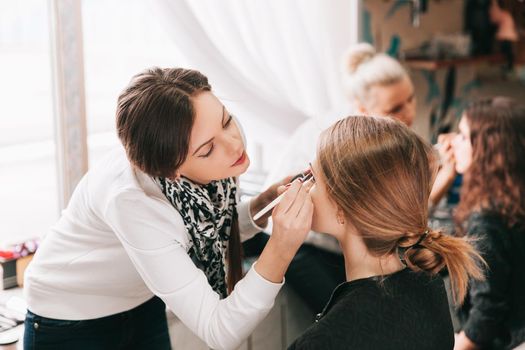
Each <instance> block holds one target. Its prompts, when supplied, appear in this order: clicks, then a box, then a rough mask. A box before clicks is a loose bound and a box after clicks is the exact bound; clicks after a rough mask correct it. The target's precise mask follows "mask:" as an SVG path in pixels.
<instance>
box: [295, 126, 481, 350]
mask: <svg viewBox="0 0 525 350" xmlns="http://www.w3.org/2000/svg"><path fill="white" fill-rule="evenodd" d="M436 166H437V156H436V155H435V154H434V151H433V150H432V147H431V146H430V145H429V144H427V143H425V142H424V141H423V140H422V139H421V138H419V137H418V136H417V135H416V134H415V133H414V132H413V131H411V130H410V129H409V128H408V127H407V126H406V125H404V124H402V123H400V122H399V121H395V120H393V119H390V118H378V117H348V118H346V119H343V120H340V121H338V122H336V123H335V124H334V125H333V126H332V127H330V128H329V129H327V130H326V131H324V132H323V133H322V134H321V138H320V141H319V144H318V150H317V159H316V160H315V161H314V162H313V164H312V165H311V171H312V173H313V175H314V178H315V186H313V188H312V189H311V190H310V194H311V197H312V201H313V203H314V214H313V219H312V220H313V221H312V229H314V230H316V231H318V232H326V233H327V234H329V235H331V236H333V237H335V238H336V239H337V240H338V241H339V243H340V245H341V249H342V251H343V254H344V258H345V271H346V282H344V283H342V284H340V285H339V286H338V287H337V288H336V289H335V290H334V292H333V294H332V297H331V299H330V301H329V302H328V304H327V305H326V306H325V308H324V310H323V312H322V313H321V314H319V315H318V317H317V321H316V323H315V324H314V325H313V326H311V327H310V328H309V329H308V330H307V331H306V332H305V333H304V334H303V335H302V336H300V337H299V338H298V339H297V340H296V341H295V343H293V344H292V345H291V347H290V349H375V350H377V349H418V350H419V349H426V350H429V349H430V350H431V349H452V348H453V346H454V332H453V328H452V322H451V318H450V312H449V308H448V301H447V296H446V291H445V287H444V283H443V280H442V279H441V277H440V276H439V275H438V272H439V271H441V270H442V269H443V268H447V269H448V271H449V272H450V276H451V282H452V287H453V295H454V298H455V300H457V301H458V302H459V301H461V300H462V299H463V297H464V295H465V293H466V290H467V283H468V280H469V278H470V277H472V278H475V279H480V278H482V273H481V269H480V267H479V264H478V262H479V261H481V260H480V259H481V258H480V256H479V254H478V253H477V252H476V250H475V249H474V247H473V246H472V245H471V244H470V243H469V242H468V241H467V240H466V239H464V238H458V237H453V236H449V235H446V234H442V233H441V232H440V231H434V230H431V229H429V228H428V226H427V212H428V197H429V194H430V190H431V187H432V182H433V179H434V177H435V173H436Z"/></svg>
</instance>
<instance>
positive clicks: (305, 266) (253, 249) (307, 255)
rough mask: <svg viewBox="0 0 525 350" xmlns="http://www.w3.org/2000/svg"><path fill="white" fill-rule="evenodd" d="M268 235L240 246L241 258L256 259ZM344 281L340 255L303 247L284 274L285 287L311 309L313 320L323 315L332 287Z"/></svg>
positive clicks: (342, 261) (343, 263)
mask: <svg viewBox="0 0 525 350" xmlns="http://www.w3.org/2000/svg"><path fill="white" fill-rule="evenodd" d="M269 237H270V236H269V235H268V234H266V233H264V232H261V233H258V234H257V235H255V236H254V237H253V238H252V239H250V240H248V241H246V242H244V243H243V250H244V255H245V256H247V257H249V256H255V255H259V254H260V253H261V252H262V250H263V249H264V246H265V245H266V242H268V239H269ZM344 281H346V275H345V262H344V257H343V255H342V254H335V253H331V252H329V251H327V250H324V249H321V248H317V247H315V246H313V245H311V244H303V245H302V246H301V248H299V250H298V251H297V254H296V255H295V257H294V258H293V260H292V262H291V263H290V266H289V267H288V271H287V272H286V284H287V285H289V286H290V287H292V289H293V290H294V291H295V292H296V293H297V294H299V296H300V297H301V298H302V299H303V301H305V302H306V304H307V305H308V306H309V307H310V308H311V309H312V312H313V314H312V316H315V314H317V313H319V312H321V311H323V308H324V307H325V305H326V303H328V300H329V299H330V296H331V295H332V292H333V291H334V289H335V287H337V286H338V285H339V284H341V283H343V282H344Z"/></svg>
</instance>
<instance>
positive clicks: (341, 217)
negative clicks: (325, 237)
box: [336, 209, 346, 226]
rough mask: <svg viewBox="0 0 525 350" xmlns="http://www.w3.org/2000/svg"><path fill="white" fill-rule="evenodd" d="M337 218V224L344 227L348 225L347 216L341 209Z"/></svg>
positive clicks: (338, 210)
mask: <svg viewBox="0 0 525 350" xmlns="http://www.w3.org/2000/svg"><path fill="white" fill-rule="evenodd" d="M336 217H337V223H338V224H339V225H343V226H344V225H345V224H346V220H345V215H344V213H343V211H342V210H341V209H337V214H336Z"/></svg>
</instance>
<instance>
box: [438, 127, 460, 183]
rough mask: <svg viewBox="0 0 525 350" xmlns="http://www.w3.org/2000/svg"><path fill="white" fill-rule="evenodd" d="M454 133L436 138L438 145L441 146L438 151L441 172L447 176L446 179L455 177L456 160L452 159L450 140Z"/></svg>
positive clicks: (452, 152) (452, 151)
mask: <svg viewBox="0 0 525 350" xmlns="http://www.w3.org/2000/svg"><path fill="white" fill-rule="evenodd" d="M455 136H456V133H449V134H441V135H439V136H438V144H440V145H441V146H440V147H439V149H438V153H439V158H440V160H441V170H440V171H442V172H445V173H446V174H447V175H448V178H452V179H453V178H454V177H455V176H456V159H455V158H454V150H453V149H452V140H453V139H454V137H455Z"/></svg>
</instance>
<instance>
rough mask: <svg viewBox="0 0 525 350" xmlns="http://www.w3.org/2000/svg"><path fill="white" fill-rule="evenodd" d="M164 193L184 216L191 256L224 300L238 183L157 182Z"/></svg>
mask: <svg viewBox="0 0 525 350" xmlns="http://www.w3.org/2000/svg"><path fill="white" fill-rule="evenodd" d="M155 181H156V182H157V184H158V185H159V186H160V188H161V190H162V192H163V193H164V195H165V196H166V198H168V200H169V201H170V202H171V204H172V205H173V206H174V207H175V209H177V211H178V212H179V213H180V215H181V216H182V219H183V221H184V225H185V227H186V230H187V231H188V234H189V235H190V247H189V249H188V253H189V255H190V257H191V258H192V260H193V262H194V263H195V265H196V266H197V267H198V268H199V269H201V270H202V271H203V272H204V274H205V275H206V277H207V279H208V283H209V284H210V285H211V286H212V288H213V290H214V291H216V292H217V293H218V294H219V295H220V296H221V298H225V297H226V296H227V281H226V276H227V272H226V271H227V265H226V255H227V254H226V252H227V249H228V241H229V239H230V231H231V225H232V222H233V218H234V217H236V216H237V209H236V204H237V196H236V194H237V183H236V182H235V178H233V177H231V178H228V179H224V180H218V181H212V182H210V183H209V184H207V185H198V184H195V183H194V182H192V181H191V180H189V179H186V178H179V179H178V180H176V181H171V180H169V179H166V178H156V179H155Z"/></svg>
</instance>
